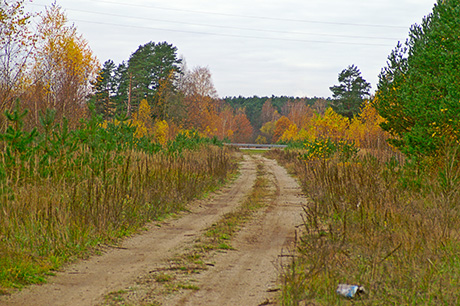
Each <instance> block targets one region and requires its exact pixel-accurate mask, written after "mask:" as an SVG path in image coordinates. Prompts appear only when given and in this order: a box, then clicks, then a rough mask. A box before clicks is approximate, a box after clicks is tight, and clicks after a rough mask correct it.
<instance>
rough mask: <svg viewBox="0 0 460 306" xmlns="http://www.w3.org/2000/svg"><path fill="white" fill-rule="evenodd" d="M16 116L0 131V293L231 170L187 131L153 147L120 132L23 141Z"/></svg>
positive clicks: (61, 133) (52, 129) (131, 228)
mask: <svg viewBox="0 0 460 306" xmlns="http://www.w3.org/2000/svg"><path fill="white" fill-rule="evenodd" d="M19 117H20V116H19ZM19 117H18V118H19ZM18 118H16V119H18ZM10 119H11V118H10ZM13 119H14V118H13ZM16 119H15V120H10V121H11V126H10V128H9V130H8V131H6V132H5V133H2V134H0V140H2V142H0V143H1V145H0V149H1V150H0V159H1V164H0V294H1V293H2V292H3V293H6V292H7V291H8V290H9V289H8V288H12V287H21V286H23V285H26V284H30V283H37V282H41V281H43V280H44V277H45V276H46V274H47V273H50V271H52V270H53V269H56V268H58V267H59V266H61V265H62V264H63V263H64V262H67V261H69V260H71V259H73V258H75V257H78V256H83V255H87V254H89V253H90V252H92V251H95V250H96V251H97V248H94V247H96V246H98V245H101V244H102V245H103V244H108V243H114V242H116V241H117V239H118V238H120V237H123V236H126V235H129V234H131V233H133V232H135V231H136V230H138V229H139V228H140V227H142V226H143V225H144V224H145V223H146V222H148V221H151V220H156V219H159V218H163V217H165V216H166V215H167V214H170V213H174V212H178V211H180V210H182V209H184V207H185V205H186V204H187V202H188V201H190V200H191V199H193V198H195V197H199V196H202V195H203V194H205V193H206V192H209V191H211V190H213V189H215V188H217V187H218V186H219V185H220V184H222V183H223V182H224V181H225V180H226V179H227V178H228V177H229V175H231V173H233V172H234V170H235V168H236V164H235V162H234V160H233V159H232V158H231V155H230V154H229V152H228V149H226V148H224V147H218V146H214V145H211V144H209V141H206V140H203V139H200V138H199V137H198V136H197V135H196V134H193V133H191V134H190V133H189V134H190V135H191V136H184V135H182V136H180V137H178V139H177V140H175V141H173V142H171V143H170V144H169V146H168V147H166V148H161V146H158V145H156V144H154V143H150V142H149V141H148V140H145V139H144V140H143V142H141V140H138V139H136V138H133V129H130V128H129V127H123V126H121V125H120V126H118V127H115V126H112V127H111V128H107V129H104V128H102V127H101V125H100V124H99V123H98V122H97V121H94V122H90V121H88V122H86V123H85V125H84V126H83V127H82V128H80V129H79V130H75V131H68V130H66V127H65V125H64V126H61V125H55V126H52V125H51V124H50V125H45V128H44V131H45V132H44V133H43V134H34V135H32V134H30V133H32V132H26V131H24V130H22V125H21V120H19V119H20V118H19V119H18V120H16ZM51 121H52V120H51ZM46 126H48V128H49V129H47V128H46Z"/></svg>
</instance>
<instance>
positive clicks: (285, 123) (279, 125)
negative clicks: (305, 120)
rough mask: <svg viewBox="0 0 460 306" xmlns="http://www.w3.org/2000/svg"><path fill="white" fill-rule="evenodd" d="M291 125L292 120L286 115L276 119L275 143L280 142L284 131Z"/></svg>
mask: <svg viewBox="0 0 460 306" xmlns="http://www.w3.org/2000/svg"><path fill="white" fill-rule="evenodd" d="M291 125H292V121H291V120H289V119H288V118H287V117H286V116H282V117H281V118H279V119H278V121H276V123H275V130H274V132H273V138H272V141H273V142H274V143H276V142H278V140H280V138H281V136H283V134H284V132H285V131H286V130H287V129H289V127H290V126H291Z"/></svg>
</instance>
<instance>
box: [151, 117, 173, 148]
mask: <svg viewBox="0 0 460 306" xmlns="http://www.w3.org/2000/svg"><path fill="white" fill-rule="evenodd" d="M153 130H154V133H153V135H154V137H155V141H156V142H158V143H159V144H161V145H164V144H166V142H167V141H168V135H169V125H168V122H166V120H157V121H156V122H155V125H154V129H153Z"/></svg>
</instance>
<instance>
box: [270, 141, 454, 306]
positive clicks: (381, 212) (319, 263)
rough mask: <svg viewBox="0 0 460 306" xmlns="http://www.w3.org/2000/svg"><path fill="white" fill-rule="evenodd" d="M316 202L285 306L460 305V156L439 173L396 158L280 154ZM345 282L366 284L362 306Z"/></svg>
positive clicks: (308, 210) (287, 279) (286, 276)
mask: <svg viewBox="0 0 460 306" xmlns="http://www.w3.org/2000/svg"><path fill="white" fill-rule="evenodd" d="M274 155H275V156H276V158H278V160H279V161H281V162H282V163H284V164H286V165H289V166H290V167H291V169H292V170H293V171H294V172H295V173H296V175H297V177H298V179H299V181H300V183H301V185H302V188H303V190H304V191H305V193H306V195H307V196H308V197H309V201H308V204H307V205H306V206H305V207H304V223H303V226H302V231H301V235H300V241H299V243H298V245H297V248H296V251H295V252H294V253H293V256H294V258H295V259H293V260H292V261H291V262H290V263H289V264H288V265H287V266H286V267H285V269H284V272H283V281H284V286H283V296H282V303H283V304H284V305H304V303H305V304H306V305H348V304H358V305H458V304H459V303H460V300H459V294H458V288H459V285H460V210H459V207H458V203H460V195H459V192H458V191H459V179H460V167H459V165H458V161H459V159H460V158H459V154H458V152H457V151H456V150H454V151H451V152H450V153H449V154H445V157H444V160H443V161H442V162H441V163H438V164H437V166H435V167H433V165H434V164H431V167H427V168H425V170H421V169H420V168H412V167H411V166H410V165H405V166H403V165H402V164H401V163H399V162H398V159H396V158H394V156H389V155H386V156H384V155H381V156H379V158H376V157H375V156H372V155H364V156H361V157H357V158H355V159H352V160H349V161H347V162H343V161H339V160H337V159H334V158H332V159H328V160H309V161H306V160H302V159H298V158H297V156H298V154H297V153H292V152H289V151H287V152H282V151H278V152H277V153H274ZM339 283H345V284H357V285H363V286H364V287H365V288H366V289H367V291H368V294H366V295H365V296H363V297H361V298H358V299H355V300H353V301H349V300H346V299H344V298H342V297H340V296H338V295H337V294H336V292H335V289H336V288H337V285H338V284H339Z"/></svg>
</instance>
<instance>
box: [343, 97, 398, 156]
mask: <svg viewBox="0 0 460 306" xmlns="http://www.w3.org/2000/svg"><path fill="white" fill-rule="evenodd" d="M383 121H384V119H383V118H382V117H381V116H380V115H379V114H378V113H377V110H376V109H375V108H374V107H373V105H372V103H368V102H367V103H364V105H363V107H362V108H361V110H360V113H359V114H358V115H357V116H356V117H355V118H354V119H353V120H352V122H351V124H350V127H349V129H348V132H347V138H348V139H349V140H353V141H354V142H355V143H356V144H357V145H358V146H359V147H361V148H381V147H382V146H385V147H386V139H387V138H388V136H389V135H388V133H386V132H385V131H383V130H382V128H381V127H380V124H381V123H382V122H383Z"/></svg>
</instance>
